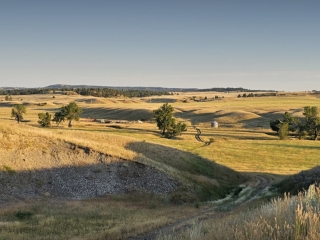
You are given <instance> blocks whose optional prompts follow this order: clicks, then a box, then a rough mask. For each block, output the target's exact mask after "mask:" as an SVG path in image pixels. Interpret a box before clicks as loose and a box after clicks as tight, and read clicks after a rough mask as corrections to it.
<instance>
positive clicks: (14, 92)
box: [0, 88, 48, 95]
mask: <svg viewBox="0 0 320 240" xmlns="http://www.w3.org/2000/svg"><path fill="white" fill-rule="evenodd" d="M47 92H48V89H44V88H21V89H10V90H0V95H31V94H44V93H47Z"/></svg>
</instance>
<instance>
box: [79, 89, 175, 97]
mask: <svg viewBox="0 0 320 240" xmlns="http://www.w3.org/2000/svg"><path fill="white" fill-rule="evenodd" d="M73 91H75V92H76V93H78V94H80V95H83V96H94V97H105V98H108V97H130V98H131V97H149V96H161V95H169V94H170V93H169V92H163V91H150V90H134V89H127V90H118V89H110V88H76V89H73Z"/></svg>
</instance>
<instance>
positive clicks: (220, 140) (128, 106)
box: [0, 93, 320, 239]
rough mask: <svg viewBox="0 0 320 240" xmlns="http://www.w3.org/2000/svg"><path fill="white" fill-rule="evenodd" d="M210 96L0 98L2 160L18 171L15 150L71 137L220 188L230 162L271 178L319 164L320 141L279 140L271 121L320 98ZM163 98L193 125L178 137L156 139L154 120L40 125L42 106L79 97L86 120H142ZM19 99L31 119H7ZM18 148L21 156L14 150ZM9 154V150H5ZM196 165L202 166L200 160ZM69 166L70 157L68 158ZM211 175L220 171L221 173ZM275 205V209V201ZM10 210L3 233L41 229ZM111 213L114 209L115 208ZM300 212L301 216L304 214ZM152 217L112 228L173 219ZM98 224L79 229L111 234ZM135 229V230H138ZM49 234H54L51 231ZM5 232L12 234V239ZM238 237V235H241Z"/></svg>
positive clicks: (131, 212) (36, 164) (231, 175)
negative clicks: (112, 124) (209, 164)
mask: <svg viewBox="0 0 320 240" xmlns="http://www.w3.org/2000/svg"><path fill="white" fill-rule="evenodd" d="M209 94H212V95H209ZM213 95H218V96H220V94H219V93H185V94H179V95H173V96H168V98H167V99H166V97H165V98H164V97H156V98H152V99H151V101H150V98H144V99H141V98H136V99H100V98H93V97H83V96H77V95H72V96H66V95H58V94H57V95H55V98H52V95H50V94H48V95H28V96H14V97H13V98H14V99H13V100H14V102H5V101H1V102H0V119H1V123H0V144H1V145H0V148H1V149H2V150H3V149H5V150H6V151H1V153H0V156H2V159H1V161H2V162H1V165H2V166H7V167H10V168H11V169H12V170H13V171H19V170H22V167H21V165H19V163H18V162H15V161H13V157H12V156H19V157H21V155H19V154H21V153H23V152H24V151H25V152H30V151H35V152H36V151H38V150H39V149H40V150H41V151H46V149H48V146H50V145H53V144H59V142H61V143H63V142H71V143H74V144H76V145H80V146H86V147H89V148H91V149H93V150H97V151H100V152H103V153H105V154H110V155H112V156H116V157H119V158H123V159H126V160H129V161H130V160H134V161H139V162H142V163H145V164H149V165H152V166H155V167H157V168H159V169H161V170H162V171H165V172H167V173H168V174H171V175H172V176H176V177H177V178H180V179H185V177H189V176H191V178H192V179H193V181H196V182H198V183H199V184H200V183H202V184H207V183H210V184H211V186H221V183H222V184H223V183H225V181H226V179H224V178H223V177H222V176H221V177H220V175H218V173H222V175H225V178H229V179H233V178H235V176H237V175H236V173H235V172H232V171H229V170H228V171H226V172H223V171H225V169H226V168H225V167H228V168H231V169H233V170H236V171H240V172H248V173H264V174H271V175H272V176H275V175H281V177H283V176H286V175H289V174H294V173H297V172H299V171H301V170H306V169H310V168H312V167H314V166H316V165H318V164H319V162H318V155H319V154H318V151H319V147H320V146H319V142H318V141H306V140H304V141H298V140H296V139H291V140H286V141H280V140H278V139H277V137H276V136H274V135H273V134H272V133H271V131H270V130H269V126H268V124H269V121H270V120H271V119H275V118H278V117H281V115H282V114H283V113H284V112H285V111H289V112H291V113H293V114H294V115H295V116H298V117H301V116H302V108H303V107H304V106H318V104H319V97H318V96H316V95H309V94H302V95H300V96H298V95H297V96H295V95H291V96H285V97H260V98H236V96H235V94H233V95H231V94H230V95H225V97H224V98H223V99H222V98H221V99H218V100H211V99H210V98H211V96H212V97H213ZM193 96H196V97H197V98H200V97H201V98H203V97H204V96H208V99H209V101H205V102H195V101H192V100H190V98H191V97H193ZM185 98H187V99H188V101H187V102H186V103H185V102H183V101H182V100H183V99H185ZM166 100H170V101H172V105H173V106H174V107H175V109H176V112H175V116H176V117H177V118H178V119H179V120H181V121H184V122H186V123H187V125H188V131H187V132H186V133H183V134H182V135H181V136H178V137H177V138H175V139H166V138H161V137H159V135H158V134H157V129H156V125H155V123H154V122H152V121H150V122H147V123H143V124H138V123H133V122H129V123H126V124H118V125H119V126H121V127H122V129H115V128H109V127H107V126H108V125H107V124H99V123H92V122H85V121H80V122H78V123H75V124H74V128H72V129H68V128H66V126H62V127H60V128H56V127H52V128H49V129H41V128H40V127H39V125H38V124H37V114H38V113H39V112H45V111H49V112H51V113H54V112H55V111H57V110H58V109H59V108H60V107H61V106H63V105H66V104H68V103H69V102H70V101H76V102H77V103H78V104H79V105H80V106H81V107H82V108H83V109H84V115H83V117H85V118H88V117H93V118H108V119H128V120H137V119H141V118H147V119H148V118H150V116H151V115H152V114H151V113H152V111H153V110H154V109H157V108H158V107H159V106H161V105H162V104H163V103H164V102H165V101H166ZM43 102H46V103H47V104H46V105H45V106H39V105H37V104H39V103H43ZM16 103H24V104H27V105H28V106H27V114H26V116H25V118H26V119H27V120H30V122H28V123H21V124H17V123H16V122H14V121H13V120H12V119H11V118H10V112H11V108H12V106H13V104H16ZM213 119H215V120H217V121H218V122H219V126H220V127H219V128H218V129H213V128H210V122H211V121H212V120H213ZM191 123H196V124H197V126H198V127H199V128H200V129H201V131H202V135H201V136H202V138H203V139H204V140H205V141H208V140H210V139H212V140H213V142H212V143H211V144H210V145H209V146H206V147H205V146H204V145H203V143H200V142H197V141H196V140H195V138H194V135H195V130H194V129H192V128H191V127H190V125H191ZM179 150H180V151H179ZM10 151H11V152H10ZM13 151H15V152H16V153H17V154H18V155H12V154H11V155H10V153H12V152H13ZM19 151H20V152H19ZM4 152H5V153H6V155H1V154H3V153H4ZM189 153H191V154H189ZM4 156H5V157H4ZM198 156H199V157H202V158H205V159H208V160H211V161H214V162H215V163H218V164H220V165H222V166H221V167H218V168H216V172H215V171H211V169H210V171H208V170H207V167H206V166H207V165H206V164H204V163H203V162H201V161H202V160H200V159H201V158H198ZM10 157H11V158H10ZM171 160H172V161H171ZM198 163H200V164H199V165H198ZM41 164H42V163H40V162H34V163H31V165H29V166H28V168H36V167H50V166H48V165H45V164H44V165H41ZM46 164H48V163H46ZM64 164H73V163H72V162H68V161H66V162H65V163H64ZM186 169H187V172H188V174H191V175H188V174H187V175H183V174H182V173H183V172H184V171H185V170H186ZM193 169H196V172H192V170H193ZM225 173H227V174H225ZM214 175H216V177H215V176H214ZM181 176H183V177H181ZM218 176H219V177H218ZM237 183H238V182H237ZM81 204H82V203H81ZM124 204H125V203H124V202H121V201H120V205H119V206H117V207H118V208H119V209H121V207H122V206H123V205H124ZM279 204H280V203H279ZM66 206H67V205H64V207H63V208H64V209H65V211H66V215H63V214H62V213H61V211H60V212H59V210H58V209H59V208H57V209H56V210H55V211H57V212H58V215H59V214H61V215H60V217H61V218H59V217H58V218H57V219H66V218H67V216H68V214H70V215H72V213H71V212H72V211H71V210H70V209H72V208H73V207H72V204H71V205H69V206H68V207H66ZM70 206H71V207H70ZM69 207H70V209H69ZM82 207H85V208H86V207H87V206H84V205H83V206H82ZM100 207H101V206H100ZM26 208H28V207H26ZM166 208H168V209H170V208H171V206H169V205H168V206H167V207H165V208H164V209H161V211H162V214H161V211H160V210H159V213H158V214H159V215H156V216H157V218H159V219H161V217H163V216H162V215H168V216H171V215H170V213H169V212H170V210H168V212H166V210H165V209H166ZM189 208H190V207H189ZM273 208H275V207H274V206H273ZM97 209H99V207H97ZM134 209H135V208H133V209H127V214H128V215H127V217H128V219H129V220H128V222H130V219H131V221H132V218H131V217H130V216H131V215H132V216H134V217H135V218H139V214H138V213H136V212H135V211H136V210H134ZM186 209H188V207H186ZM189 210H190V209H189ZM7 211H8V212H10V211H11V212H10V214H11V215H10V214H9V215H8V216H9V218H10V219H11V220H12V222H11V223H9V224H8V225H10V224H11V225H15V224H16V225H15V227H10V228H9V230H8V229H7V228H6V229H7V230H8V231H9V233H8V232H6V234H11V235H4V236H14V233H15V234H16V233H17V232H14V231H13V230H12V229H13V228H16V227H17V226H21V228H20V227H18V228H17V229H20V230H18V231H22V230H21V229H27V230H26V234H29V233H27V232H32V230H30V229H35V228H36V227H34V225H32V224H31V225H25V223H18V222H17V220H16V219H14V218H13V217H12V215H13V213H14V211H15V210H13V209H11V210H10V209H9V210H7ZM46 211H47V210H45V212H42V214H43V215H44V217H43V219H42V220H44V222H46V221H48V222H50V221H51V220H46V219H47V218H49V219H51V218H50V217H52V215H50V214H49V215H48V213H47V212H46ZM99 211H102V212H103V211H105V210H101V208H100V210H99ZM113 211H116V210H115V209H113ZM190 211H191V210H190ZM95 212H96V211H95V210H94V208H93V209H91V208H88V212H86V213H85V215H86V214H88V216H91V217H92V214H91V213H95ZM148 214H150V212H148V211H147V213H146V215H148ZM186 214H190V212H188V213H187V212H186ZM301 214H302V213H301ZM40 215H41V214H40ZM143 216H144V213H141V217H142V218H144V217H143ZM241 216H242V215H241ZM241 216H239V215H236V218H237V219H238V218H239V219H240V218H241ZM301 216H303V214H302V215H301ZM310 216H311V215H310ZM78 217H79V216H76V214H75V217H74V218H73V219H77V218H78ZM178 217H179V215H177V218H178ZM180 217H181V216H180ZM84 219H85V220H83V222H84V223H83V224H84V225H85V222H86V221H89V219H90V217H89V218H86V217H84ZM102 219H103V218H102ZM121 219H122V220H121ZM150 219H151V218H148V217H146V218H145V220H142V222H144V223H143V224H142V225H141V226H140V227H141V228H140V227H139V226H134V227H132V228H130V225H125V227H124V228H125V229H126V230H123V231H122V230H121V227H120V228H119V229H117V230H114V231H116V232H117V234H116V235H115V236H117V237H118V238H119V236H121V237H123V236H127V235H123V234H127V232H128V231H132V232H134V233H135V234H136V233H138V232H142V231H144V230H145V229H151V228H154V227H155V226H160V225H162V224H164V223H165V222H167V223H168V222H169V221H170V220H169V219H170V217H168V218H167V219H166V220H164V221H160V222H158V223H156V225H152V226H150V225H148V224H147V222H148V221H151V220H150ZM11 220H10V221H11ZM269 220H270V219H266V222H268V221H269ZM6 221H7V220H5V221H3V223H1V225H6V224H7V223H6ZM32 221H33V220H32ZM37 221H38V220H37ZM76 221H77V220H72V221H71V222H70V223H68V224H70V230H68V231H70V232H69V233H68V234H70V235H68V236H77V237H79V234H78V235H77V234H75V233H74V232H73V234H74V235H72V233H71V232H72V231H76V232H77V231H78V232H80V230H77V228H73V227H74V226H75V222H76ZM117 221H119V225H121V224H120V222H121V221H123V222H124V223H126V221H127V220H125V218H121V216H120V218H119V219H117ZM270 221H271V220H270ZM27 224H29V223H27ZM37 224H38V222H37ZM144 224H145V225H144ZM157 224H158V225H157ZM227 224H229V225H228V226H231V225H230V224H231V223H227ZM241 224H242V223H241ZM281 224H282V223H281ZM89 225H90V224H89ZM46 226H47V228H45V229H46V230H48V231H49V232H50V231H51V230H50V227H49V225H46ZM72 226H73V227H72ZM98 226H101V224H100V222H99V221H93V224H92V227H88V229H87V230H88V232H87V233H85V230H83V231H84V232H81V234H84V236H86V237H87V238H92V239H95V237H96V239H101V238H103V237H102V236H106V235H103V234H106V232H107V233H108V234H109V233H111V232H113V230H112V231H111V230H110V231H109V230H108V231H107V230H106V229H104V230H103V229H100V228H99V227H98ZM121 226H123V225H121ZM132 226H133V225H132ZM242 226H243V225H242ZM252 226H253V228H254V227H256V226H255V225H254V223H252ZM273 227H274V226H273ZM84 228H85V227H84ZM98 228H99V229H98ZM208 228H210V227H205V228H202V227H200V228H197V227H195V228H194V231H198V230H199V229H200V230H201V229H202V230H201V231H202V233H203V231H205V232H208V231H209V230H208ZM72 229H73V230H72ZM135 229H138V230H137V231H135ZM143 229H144V230H143ZM197 229H198V230H197ZM203 229H204V230H203ZM206 229H207V230H206ZM248 229H249V227H248ZM274 229H276V228H274ZM7 230H6V231H7ZM10 231H12V232H10ZM81 231H82V229H81ZM95 231H97V232H98V233H97V235H90V234H94V232H95ZM201 231H200V232H201ZM250 231H251V230H250ZM252 231H253V230H252ZM119 232H120V233H119ZM233 233H234V231H233ZM41 234H42V233H41ZM44 234H48V232H45V231H44ZM59 234H62V233H61V232H60V233H58V235H57V236H54V235H52V239H55V238H56V239H57V238H58V239H62V237H60V235H59ZM86 234H89V235H86ZM99 234H100V235H99ZM101 234H102V235H101ZM121 234H122V235H121ZM238 234H239V236H240V235H241V234H247V233H243V232H238ZM248 234H249V233H248ZM250 234H251V232H250ZM17 236H19V235H17ZM21 236H23V235H21ZM25 236H28V237H26V238H30V237H29V236H30V235H25ZM40 236H41V235H40ZM47 236H51V235H50V234H49V235H47ZM194 236H195V238H191V239H197V235H196V234H195V235H194ZM208 236H213V235H208ZM222 236H223V235H220V237H222ZM275 236H276V235H275ZM121 237H120V238H121ZM8 238H9V239H10V237H8ZM39 239H41V238H39ZM208 239H209V238H208ZM212 239H214V238H212ZM217 239H218V238H217ZM220 239H223V238H220ZM231 239H232V238H231ZM239 239H241V238H240V237H239ZM252 239H254V238H252ZM257 239H259V238H257ZM311 239H313V238H311Z"/></svg>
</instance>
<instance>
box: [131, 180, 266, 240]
mask: <svg viewBox="0 0 320 240" xmlns="http://www.w3.org/2000/svg"><path fill="white" fill-rule="evenodd" d="M270 184H271V180H270V179H269V178H267V177H265V176H258V175H257V176H254V182H253V186H252V191H250V192H249V193H248V194H247V195H246V196H245V197H242V198H239V199H236V200H235V201H234V202H233V203H232V204H231V207H230V203H229V204H228V206H229V207H230V209H229V212H228V213H230V212H231V211H233V210H235V209H236V208H238V207H240V206H242V205H244V204H246V203H248V202H250V201H251V200H253V199H256V198H259V197H261V194H262V193H263V192H264V191H265V190H266V189H267V188H268V187H269V186H270ZM221 214H226V213H221V212H217V206H212V207H206V208H205V209H203V211H201V212H200V213H198V214H196V215H194V216H189V217H187V218H183V219H180V220H178V221H176V222H174V223H171V224H168V225H166V226H163V227H161V228H158V229H155V230H153V231H150V232H147V233H144V234H143V235H140V236H135V237H130V238H128V240H154V239H156V238H157V236H158V235H160V233H161V234H166V233H170V232H173V231H174V232H176V233H177V232H180V231H182V230H184V229H187V228H190V227H191V226H192V225H194V224H195V223H197V222H201V221H203V220H207V219H210V218H213V217H219V216H220V215H221Z"/></svg>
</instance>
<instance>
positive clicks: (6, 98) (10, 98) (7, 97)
mask: <svg viewBox="0 0 320 240" xmlns="http://www.w3.org/2000/svg"><path fill="white" fill-rule="evenodd" d="M4 100H6V101H12V97H11V96H10V95H7V96H6V97H5V98H4Z"/></svg>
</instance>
